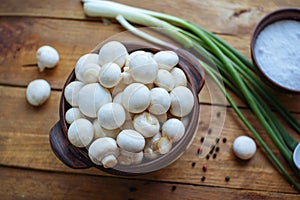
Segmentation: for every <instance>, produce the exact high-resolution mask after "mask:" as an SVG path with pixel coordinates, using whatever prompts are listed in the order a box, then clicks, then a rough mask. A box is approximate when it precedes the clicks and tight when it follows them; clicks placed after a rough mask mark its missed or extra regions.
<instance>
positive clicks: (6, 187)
mask: <svg viewBox="0 0 300 200" xmlns="http://www.w3.org/2000/svg"><path fill="white" fill-rule="evenodd" d="M0 174H1V179H0V183H1V187H0V193H1V198H3V199H6V200H10V199H13V200H15V199H32V200H35V199H45V200H47V199H57V200H59V199H66V200H67V199H72V200H77V199H112V200H118V199H145V200H147V199H149V200H150V199H156V198H158V196H157V195H158V194H160V195H159V199H162V200H164V199H174V200H177V199H178V200H181V199H187V200H189V199H190V200H193V199H199V200H202V199H203V200H206V199H218V198H219V197H220V196H222V199H225V200H227V199H228V200H231V199H266V200H268V199H272V200H277V199H278V200H280V199H291V200H293V199H295V200H296V199H298V195H294V194H281V193H273V192H264V191H262V192H260V191H250V190H243V191H241V190H226V189H224V188H213V187H206V186H194V185H185V184H178V183H157V182H154V181H149V180H134V179H116V178H112V177H96V176H83V175H75V174H62V173H55V172H54V173H53V172H41V171H35V170H24V169H14V168H6V167H0ZM49 191H51V195H50V194H49ZM114 191H117V192H114Z"/></svg>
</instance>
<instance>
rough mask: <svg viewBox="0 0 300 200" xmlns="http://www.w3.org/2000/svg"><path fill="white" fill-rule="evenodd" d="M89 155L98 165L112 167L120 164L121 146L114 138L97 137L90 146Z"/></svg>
mask: <svg viewBox="0 0 300 200" xmlns="http://www.w3.org/2000/svg"><path fill="white" fill-rule="evenodd" d="M88 154H89V157H90V159H91V161H92V162H93V163H95V164H97V165H103V167H105V168H112V167H114V166H115V165H117V164H118V160H117V157H118V156H119V148H118V146H117V143H116V141H115V140H114V139H112V138H110V137H102V138H98V139H96V140H95V141H94V142H93V143H92V144H91V145H90V147H89V152H88Z"/></svg>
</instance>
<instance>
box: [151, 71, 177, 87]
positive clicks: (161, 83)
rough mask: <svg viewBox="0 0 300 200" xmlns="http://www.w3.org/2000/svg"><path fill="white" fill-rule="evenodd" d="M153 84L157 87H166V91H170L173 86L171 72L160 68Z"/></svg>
mask: <svg viewBox="0 0 300 200" xmlns="http://www.w3.org/2000/svg"><path fill="white" fill-rule="evenodd" d="M154 84H155V85H157V86H158V87H161V88H164V89H166V90H167V91H171V90H172V89H173V88H174V85H175V82H174V78H173V76H172V74H171V73H170V72H169V71H167V70H165V69H160V70H158V73H157V77H156V79H155V81H154Z"/></svg>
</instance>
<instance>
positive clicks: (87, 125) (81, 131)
mask: <svg viewBox="0 0 300 200" xmlns="http://www.w3.org/2000/svg"><path fill="white" fill-rule="evenodd" d="M93 137H94V128H93V124H92V123H91V122H90V121H89V120H87V119H82V118H81V119H76V120H75V121H74V122H73V123H72V124H71V125H70V127H69V129H68V139H69V141H70V142H71V143H72V144H73V145H74V146H76V147H86V146H88V145H89V144H90V142H91V141H92V140H93Z"/></svg>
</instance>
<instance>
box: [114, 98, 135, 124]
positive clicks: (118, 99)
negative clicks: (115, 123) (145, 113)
mask: <svg viewBox="0 0 300 200" xmlns="http://www.w3.org/2000/svg"><path fill="white" fill-rule="evenodd" d="M122 95H123V92H120V93H118V94H117V95H116V96H115V97H114V99H113V103H118V104H120V105H122ZM125 118H126V121H128V120H130V121H131V120H132V117H131V114H130V113H129V112H128V111H127V110H125ZM122 127H123V126H122Z"/></svg>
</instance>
